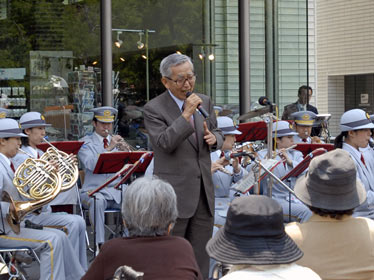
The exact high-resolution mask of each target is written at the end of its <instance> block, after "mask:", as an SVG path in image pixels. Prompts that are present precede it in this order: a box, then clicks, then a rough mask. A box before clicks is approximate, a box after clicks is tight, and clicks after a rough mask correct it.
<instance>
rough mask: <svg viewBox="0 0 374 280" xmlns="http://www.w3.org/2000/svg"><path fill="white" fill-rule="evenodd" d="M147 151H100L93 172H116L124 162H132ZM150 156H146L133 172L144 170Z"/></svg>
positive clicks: (149, 160)
mask: <svg viewBox="0 0 374 280" xmlns="http://www.w3.org/2000/svg"><path fill="white" fill-rule="evenodd" d="M145 153H149V152H146V151H144V152H143V151H136V152H115V153H102V154H100V156H99V159H98V160H97V163H96V166H95V169H94V171H93V173H94V174H103V173H116V172H118V171H119V170H121V168H122V167H123V166H124V165H125V164H128V163H130V164H133V163H135V162H136V161H137V160H139V159H140V157H141V156H142V155H143V154H145ZM151 160H152V157H146V159H145V160H144V161H143V162H142V163H141V164H140V165H139V166H138V168H137V169H136V170H135V171H134V172H145V170H146V169H147V167H148V164H149V163H150V162H151Z"/></svg>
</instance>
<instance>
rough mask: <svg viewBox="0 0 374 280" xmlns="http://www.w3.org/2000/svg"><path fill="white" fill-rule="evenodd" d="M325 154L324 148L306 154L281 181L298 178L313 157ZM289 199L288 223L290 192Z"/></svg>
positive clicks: (289, 205) (289, 204)
mask: <svg viewBox="0 0 374 280" xmlns="http://www.w3.org/2000/svg"><path fill="white" fill-rule="evenodd" d="M307 145H308V144H307ZM311 145H312V144H311ZM326 152H327V150H326V149H324V148H317V149H315V150H314V151H312V152H310V153H308V154H307V155H306V156H305V157H304V159H303V160H302V161H301V162H299V164H298V165H296V166H295V168H293V169H292V170H291V171H290V172H288V173H287V174H286V175H284V176H283V177H282V179H281V180H282V181H285V180H287V179H289V178H291V177H298V176H299V175H300V174H301V173H303V172H304V170H305V169H307V168H308V167H309V164H310V161H311V160H312V159H313V158H314V157H316V156H319V155H322V154H324V153H326ZM289 197H290V199H289V201H288V207H289V210H288V219H289V222H291V192H290V193H289Z"/></svg>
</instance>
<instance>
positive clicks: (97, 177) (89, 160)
mask: <svg viewBox="0 0 374 280" xmlns="http://www.w3.org/2000/svg"><path fill="white" fill-rule="evenodd" d="M92 111H93V112H94V119H93V121H92V124H93V126H94V127H95V131H94V133H93V134H91V135H86V136H85V137H83V138H82V139H81V141H84V144H83V146H82V148H81V149H80V150H79V152H78V157H79V160H80V161H81V162H82V164H83V167H84V172H85V177H84V183H83V186H82V191H81V199H82V203H83V205H84V206H85V207H86V208H88V209H89V215H90V220H91V224H94V220H96V243H98V244H99V245H100V244H102V243H104V241H105V231H104V223H105V217H104V214H105V213H104V211H105V209H107V208H115V209H121V199H122V194H121V191H120V190H118V189H114V188H113V187H114V185H116V183H117V182H118V181H119V180H115V181H114V182H112V183H111V184H109V185H108V186H106V187H105V188H103V189H101V190H100V191H99V192H97V193H96V194H95V196H96V217H95V215H94V200H93V198H92V197H90V196H89V195H88V193H89V192H90V191H93V190H95V189H96V188H98V187H100V186H101V185H102V184H104V183H105V182H106V181H107V180H108V179H110V178H111V177H112V176H113V175H114V174H94V173H93V171H94V169H95V166H96V163H97V160H98V158H99V155H100V154H102V153H108V152H115V151H118V149H117V146H118V145H121V143H122V142H123V138H122V137H121V136H119V135H113V136H112V135H111V134H110V133H111V132H112V129H113V122H114V118H115V115H116V114H117V110H116V109H114V108H112V107H99V108H94V109H92Z"/></svg>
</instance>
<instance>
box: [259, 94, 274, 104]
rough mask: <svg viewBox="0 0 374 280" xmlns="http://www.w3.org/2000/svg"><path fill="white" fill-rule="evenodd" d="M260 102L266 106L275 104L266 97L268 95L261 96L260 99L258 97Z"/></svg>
mask: <svg viewBox="0 0 374 280" xmlns="http://www.w3.org/2000/svg"><path fill="white" fill-rule="evenodd" d="M258 103H259V104H260V105H262V106H266V105H270V106H271V105H273V103H271V102H270V101H269V99H268V98H267V97H266V96H261V97H260V98H259V99H258Z"/></svg>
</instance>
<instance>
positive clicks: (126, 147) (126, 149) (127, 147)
mask: <svg viewBox="0 0 374 280" xmlns="http://www.w3.org/2000/svg"><path fill="white" fill-rule="evenodd" d="M105 133H108V135H110V136H111V137H113V134H111V133H109V130H108V129H105ZM116 148H117V149H118V150H120V151H123V152H134V151H136V148H134V147H133V146H131V145H130V144H129V143H127V142H126V141H125V139H123V138H122V137H121V140H120V142H119V143H118V144H117V145H116Z"/></svg>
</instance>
